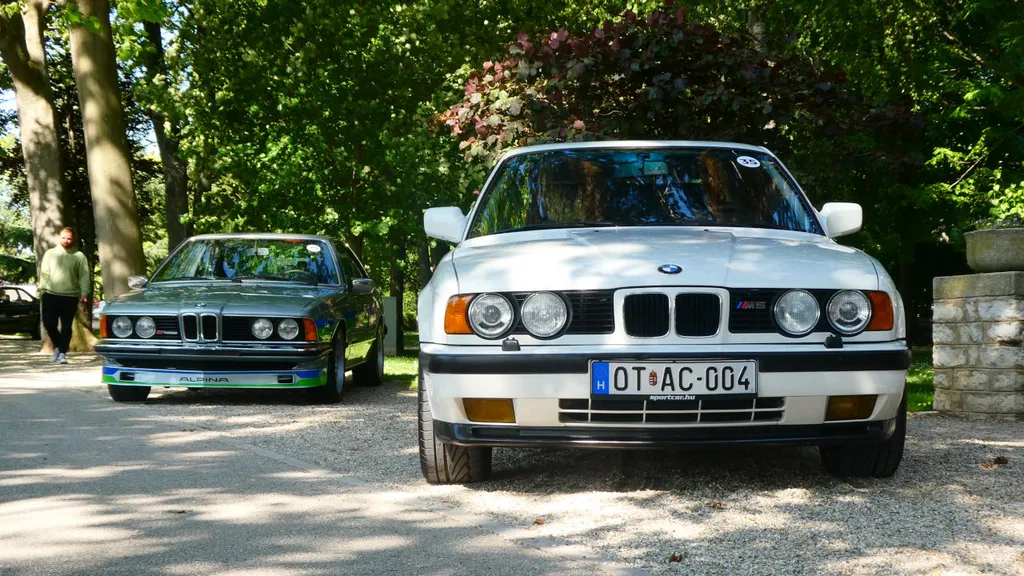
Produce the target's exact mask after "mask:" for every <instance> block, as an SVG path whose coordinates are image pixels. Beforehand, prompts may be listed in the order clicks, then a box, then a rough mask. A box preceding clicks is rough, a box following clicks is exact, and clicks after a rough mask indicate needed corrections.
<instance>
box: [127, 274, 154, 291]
mask: <svg viewBox="0 0 1024 576" xmlns="http://www.w3.org/2000/svg"><path fill="white" fill-rule="evenodd" d="M146 284H149V278H146V277H145V276H129V277H128V287H129V288H131V289H132V290H142V289H143V288H145V286H146Z"/></svg>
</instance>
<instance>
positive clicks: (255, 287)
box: [96, 234, 384, 403]
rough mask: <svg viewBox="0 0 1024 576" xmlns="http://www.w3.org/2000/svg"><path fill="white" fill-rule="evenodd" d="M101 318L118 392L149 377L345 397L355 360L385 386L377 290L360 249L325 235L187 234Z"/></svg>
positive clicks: (125, 397) (139, 392) (136, 388)
mask: <svg viewBox="0 0 1024 576" xmlns="http://www.w3.org/2000/svg"><path fill="white" fill-rule="evenodd" d="M129 284H131V285H132V287H133V288H136V289H137V290H136V291H134V292H131V293H129V294H124V295H121V296H118V297H117V298H113V299H111V300H110V301H109V302H108V303H107V306H106V308H105V309H104V311H103V315H102V317H101V320H100V334H101V338H102V342H101V343H100V344H99V345H98V346H96V352H97V353H99V354H100V355H101V356H103V358H104V366H103V381H104V382H105V383H106V384H107V388H108V390H109V392H110V396H111V397H112V398H113V399H114V400H116V401H118V402H124V401H140V400H144V399H145V398H146V397H147V396H148V395H149V392H150V388H151V387H152V386H183V387H189V388H287V389H308V390H309V392H310V393H311V394H312V395H313V397H314V399H315V400H317V401H320V402H326V403H333V402H338V401H339V400H340V399H341V396H342V392H343V389H344V384H345V372H346V370H352V372H353V377H354V380H355V382H356V383H357V384H361V385H370V386H375V385H378V384H380V382H381V377H382V375H383V368H384V356H383V353H384V348H383V336H384V321H383V312H382V307H381V301H380V295H379V293H378V290H377V289H376V288H374V285H373V281H372V280H370V278H368V277H367V274H366V270H365V269H364V268H363V266H362V264H360V263H359V260H358V259H357V258H356V257H355V255H354V254H353V253H352V252H351V250H349V249H348V248H347V247H346V246H345V245H344V244H343V243H341V242H339V241H336V240H332V239H330V238H325V237H322V236H299V235H289V234H212V235H205V236H196V237H194V238H191V239H189V240H188V241H186V242H184V243H182V244H181V245H180V246H179V247H178V248H177V249H175V251H174V252H173V253H172V254H171V255H170V256H169V257H168V258H167V260H165V261H164V262H163V263H162V264H161V265H160V266H159V267H158V268H157V270H156V272H154V273H153V276H152V278H150V279H147V278H144V277H132V278H131V279H130V280H129Z"/></svg>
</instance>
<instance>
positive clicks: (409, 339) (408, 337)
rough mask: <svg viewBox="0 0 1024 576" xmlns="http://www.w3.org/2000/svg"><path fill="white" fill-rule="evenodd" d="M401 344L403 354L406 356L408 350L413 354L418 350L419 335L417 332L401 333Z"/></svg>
mask: <svg viewBox="0 0 1024 576" xmlns="http://www.w3.org/2000/svg"><path fill="white" fill-rule="evenodd" d="M402 342H403V344H404V346H405V353H406V354H408V353H409V351H410V350H412V351H413V352H415V351H416V350H419V349H420V333H419V332H403V333H402Z"/></svg>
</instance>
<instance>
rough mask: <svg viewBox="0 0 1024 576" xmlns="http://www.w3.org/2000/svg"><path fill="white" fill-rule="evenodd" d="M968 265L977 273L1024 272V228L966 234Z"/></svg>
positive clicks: (995, 229) (977, 231) (998, 229)
mask: <svg viewBox="0 0 1024 576" xmlns="http://www.w3.org/2000/svg"><path fill="white" fill-rule="evenodd" d="M964 239H965V240H966V241H967V265H968V266H970V267H971V269H972V270H974V271H975V272H1012V271H1024V228H994V229H992V230H976V231H974V232H968V233H966V234H964Z"/></svg>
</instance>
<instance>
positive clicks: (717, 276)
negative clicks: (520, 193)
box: [452, 227, 878, 293]
mask: <svg viewBox="0 0 1024 576" xmlns="http://www.w3.org/2000/svg"><path fill="white" fill-rule="evenodd" d="M452 258H453V263H454V266H455V273H456V276H457V277H458V282H459V291H460V292H462V293H472V292H491V291H502V292H515V291H532V290H567V289H586V290H596V289H608V288H621V287H634V286H637V287H641V286H719V287H735V288H807V289H814V288H851V289H861V290H876V289H878V275H877V272H876V270H875V266H874V264H873V262H872V259H871V258H870V257H868V256H867V255H865V254H864V253H863V252H861V251H859V250H856V249H854V248H850V247H847V246H841V245H839V244H836V243H835V242H833V241H831V240H829V239H827V238H825V237H823V236H819V235H816V234H806V233H801V232H787V231H775V230H765V229H748V228H710V229H703V228H682V227H674V228H669V227H657V228H639V227H633V228H588V229H568V230H544V231H536V232H517V233H510V234H497V235H491V236H485V237H482V238H476V239H472V240H469V241H466V242H464V243H463V244H461V245H460V246H459V247H458V248H456V250H455V251H454V253H453V254H452ZM666 264H668V265H676V266H679V267H681V268H682V272H680V273H678V274H664V273H662V272H659V271H658V268H659V267H660V266H662V265H666Z"/></svg>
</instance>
